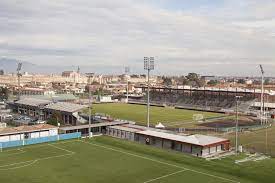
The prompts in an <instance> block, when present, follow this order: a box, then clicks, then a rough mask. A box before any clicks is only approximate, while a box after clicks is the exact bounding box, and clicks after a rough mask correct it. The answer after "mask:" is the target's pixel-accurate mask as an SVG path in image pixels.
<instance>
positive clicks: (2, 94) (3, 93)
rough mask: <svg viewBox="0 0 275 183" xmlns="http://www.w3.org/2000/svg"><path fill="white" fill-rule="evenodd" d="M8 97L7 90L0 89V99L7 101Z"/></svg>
mask: <svg viewBox="0 0 275 183" xmlns="http://www.w3.org/2000/svg"><path fill="white" fill-rule="evenodd" d="M8 97H9V90H8V88H5V87H0V99H1V100H7V99H8Z"/></svg>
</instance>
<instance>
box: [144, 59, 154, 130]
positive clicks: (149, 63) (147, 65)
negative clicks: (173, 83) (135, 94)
mask: <svg viewBox="0 0 275 183" xmlns="http://www.w3.org/2000/svg"><path fill="white" fill-rule="evenodd" d="M154 62H155V58H154V57H144V70H147V127H148V128H149V127H150V71H151V70H154V69H155V63H154Z"/></svg>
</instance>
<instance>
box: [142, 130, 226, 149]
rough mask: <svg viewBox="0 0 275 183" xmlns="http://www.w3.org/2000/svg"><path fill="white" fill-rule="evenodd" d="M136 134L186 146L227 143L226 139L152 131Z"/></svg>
mask: <svg viewBox="0 0 275 183" xmlns="http://www.w3.org/2000/svg"><path fill="white" fill-rule="evenodd" d="M137 133H138V134H142V135H148V136H153V137H158V138H163V139H168V140H174V141H178V142H183V143H188V144H195V145H199V146H208V145H211V144H215V143H219V142H224V141H228V140H227V139H223V138H218V137H213V136H206V135H189V136H182V135H176V134H171V133H165V132H160V131H153V130H146V131H139V132H137Z"/></svg>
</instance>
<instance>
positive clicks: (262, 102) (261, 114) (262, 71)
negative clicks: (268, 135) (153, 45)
mask: <svg viewBox="0 0 275 183" xmlns="http://www.w3.org/2000/svg"><path fill="white" fill-rule="evenodd" d="M260 69H261V75H262V82H261V83H262V87H261V112H260V118H261V125H263V114H264V112H263V111H264V69H263V67H262V65H260Z"/></svg>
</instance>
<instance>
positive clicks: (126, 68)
mask: <svg viewBox="0 0 275 183" xmlns="http://www.w3.org/2000/svg"><path fill="white" fill-rule="evenodd" d="M129 73H130V67H125V74H126V77H127V88H126V89H127V96H126V97H127V99H126V103H127V104H128V101H129V78H128V77H129V76H128V74H129Z"/></svg>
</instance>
